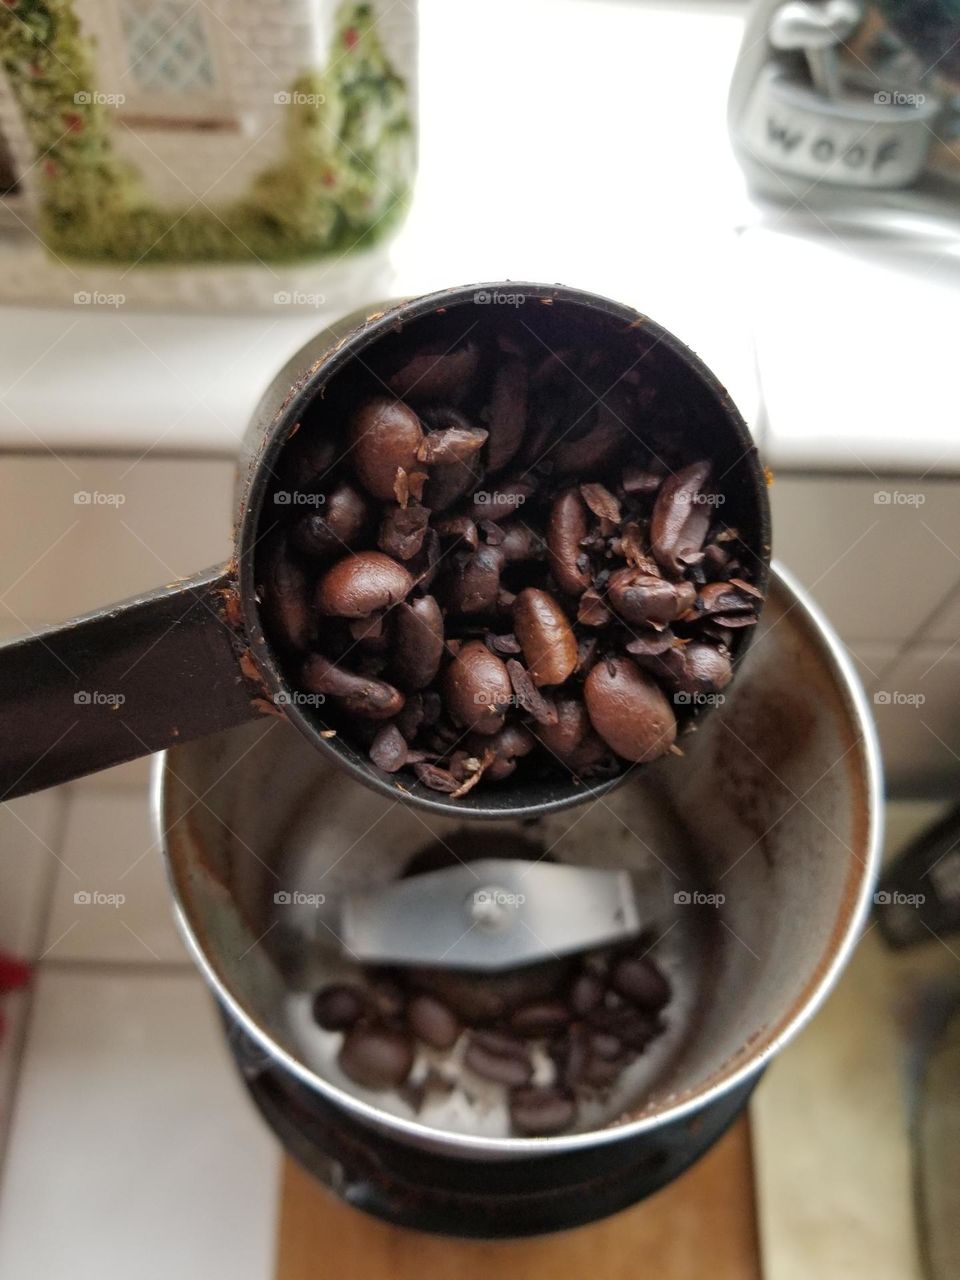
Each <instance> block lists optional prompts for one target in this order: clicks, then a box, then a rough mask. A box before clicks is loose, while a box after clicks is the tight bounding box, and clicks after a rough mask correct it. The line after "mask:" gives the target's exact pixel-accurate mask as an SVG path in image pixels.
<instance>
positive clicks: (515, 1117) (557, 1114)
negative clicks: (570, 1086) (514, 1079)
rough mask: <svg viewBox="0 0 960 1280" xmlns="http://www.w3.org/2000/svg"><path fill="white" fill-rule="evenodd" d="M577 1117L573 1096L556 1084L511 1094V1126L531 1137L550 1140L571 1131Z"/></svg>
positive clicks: (515, 1091)
mask: <svg viewBox="0 0 960 1280" xmlns="http://www.w3.org/2000/svg"><path fill="white" fill-rule="evenodd" d="M576 1116H577V1104H576V1100H575V1099H574V1097H573V1096H572V1094H570V1093H568V1092H567V1091H565V1090H561V1089H558V1088H556V1087H555V1086H553V1085H541V1086H529V1087H527V1088H520V1089H514V1090H512V1091H511V1094H510V1123H511V1125H512V1126H513V1129H514V1131H515V1132H516V1133H519V1134H523V1136H524V1137H528V1138H546V1137H548V1136H549V1135H550V1134H554V1133H562V1132H563V1131H564V1129H569V1128H570V1126H571V1125H572V1124H573V1122H574V1120H575V1119H576Z"/></svg>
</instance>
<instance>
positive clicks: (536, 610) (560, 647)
mask: <svg viewBox="0 0 960 1280" xmlns="http://www.w3.org/2000/svg"><path fill="white" fill-rule="evenodd" d="M513 629H514V632H515V634H516V637H517V639H518V640H519V641H520V647H521V648H522V649H523V656H524V660H525V662H526V664H527V669H528V670H529V672H530V675H531V677H532V679H533V682H534V684H536V685H538V686H540V685H552V684H562V683H563V682H564V680H566V678H567V677H568V676H569V675H571V674H572V673H573V670H574V668H575V667H576V665H577V641H576V638H575V636H574V634H573V631H572V630H571V629H570V623H569V621H568V619H567V615H566V614H565V613H564V612H563V610H562V609H561V608H560V606H559V604H557V602H556V600H554V598H553V597H552V596H550V595H548V594H547V592H546V591H538V590H537V589H536V588H534V587H528V588H527V589H526V590H525V591H521V592H520V594H519V595H518V596H517V599H516V602H515V604H514V606H513Z"/></svg>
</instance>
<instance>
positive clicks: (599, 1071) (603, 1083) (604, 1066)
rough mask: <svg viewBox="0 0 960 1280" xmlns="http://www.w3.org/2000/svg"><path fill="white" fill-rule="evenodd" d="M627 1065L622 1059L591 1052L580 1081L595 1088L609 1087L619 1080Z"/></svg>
mask: <svg viewBox="0 0 960 1280" xmlns="http://www.w3.org/2000/svg"><path fill="white" fill-rule="evenodd" d="M625 1065H626V1063H625V1062H623V1061H622V1060H620V1059H614V1060H611V1059H609V1058H603V1057H601V1056H600V1055H599V1054H596V1053H594V1054H591V1055H590V1056H589V1057H588V1058H587V1061H586V1062H585V1063H584V1066H583V1070H582V1071H581V1073H580V1081H581V1083H582V1084H585V1085H592V1086H593V1088H595V1089H607V1088H609V1086H610V1085H612V1084H615V1083H616V1081H617V1080H619V1078H620V1075H621V1074H622V1072H623V1068H624V1066H625Z"/></svg>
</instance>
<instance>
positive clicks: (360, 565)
mask: <svg viewBox="0 0 960 1280" xmlns="http://www.w3.org/2000/svg"><path fill="white" fill-rule="evenodd" d="M412 587H413V578H412V577H411V576H410V574H409V573H408V572H407V570H406V569H405V568H404V567H403V565H401V564H397V562H396V560H391V558H390V557H389V556H385V555H384V554H383V552H382V551H355V552H353V553H352V554H351V555H348V556H344V558H343V559H342V560H338V561H337V563H336V564H335V565H333V566H332V568H330V569H328V570H327V572H326V573H325V574H324V575H323V577H322V578H321V579H320V581H319V583H318V584H317V608H318V609H319V610H320V612H321V613H326V614H331V615H333V616H334V617H337V618H367V617H369V616H370V614H371V613H374V612H376V610H377V609H388V608H389V607H390V606H391V605H393V604H397V603H398V602H399V601H400V600H403V599H404V597H405V596H406V595H407V594H408V593H409V591H410V590H411V589H412Z"/></svg>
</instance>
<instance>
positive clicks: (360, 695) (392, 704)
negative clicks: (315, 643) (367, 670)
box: [300, 653, 403, 720]
mask: <svg viewBox="0 0 960 1280" xmlns="http://www.w3.org/2000/svg"><path fill="white" fill-rule="evenodd" d="M300 684H301V687H302V688H304V689H307V690H309V691H310V692H311V693H322V694H324V695H326V694H330V695H331V697H334V698H336V699H337V700H338V701H339V702H340V703H341V705H342V706H343V707H344V708H345V709H346V710H347V711H349V712H351V713H352V714H353V715H357V716H363V717H364V718H365V719H369V720H390V719H392V718H393V717H394V716H395V715H396V714H397V713H398V712H399V711H400V710H401V708H402V707H403V694H402V693H401V692H400V691H399V689H394V687H393V686H392V685H389V684H386V683H385V682H384V681H383V680H375V679H373V678H371V677H369V676H361V675H355V674H354V673H353V672H352V671H345V670H344V669H343V668H342V667H338V666H337V665H336V664H335V663H333V662H328V661H327V659H326V658H324V657H323V656H322V655H321V654H319V653H314V654H311V655H310V657H309V658H308V659H307V660H306V662H305V663H304V664H303V666H302V667H301V669H300Z"/></svg>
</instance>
